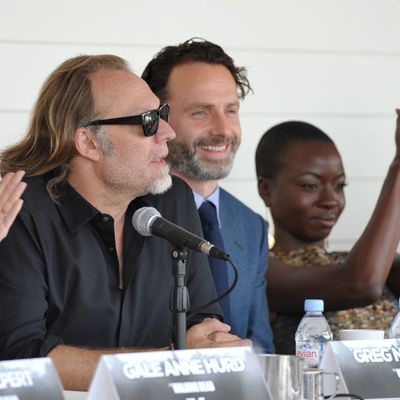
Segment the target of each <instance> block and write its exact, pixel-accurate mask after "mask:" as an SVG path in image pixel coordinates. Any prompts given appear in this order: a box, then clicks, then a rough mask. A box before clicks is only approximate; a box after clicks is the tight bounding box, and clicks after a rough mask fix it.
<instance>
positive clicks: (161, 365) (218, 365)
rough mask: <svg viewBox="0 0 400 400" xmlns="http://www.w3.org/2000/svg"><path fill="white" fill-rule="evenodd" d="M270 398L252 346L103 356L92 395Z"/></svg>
mask: <svg viewBox="0 0 400 400" xmlns="http://www.w3.org/2000/svg"><path fill="white" fill-rule="evenodd" d="M249 398H251V399H252V400H270V396H269V391H268V390H267V387H266V386H265V383H264V380H263V378H262V374H261V371H260V368H259V366H258V362H257V360H256V358H255V354H254V353H253V352H252V350H251V349H250V348H249V347H234V348H233V347H231V348H217V349H199V350H176V351H157V352H142V353H129V354H116V355H107V356H103V357H101V360H100V362H99V365H98V366H97V370H96V373H95V376H94V379H93V381H92V384H91V386H90V389H89V394H88V400H114V399H115V400H128V399H129V400H142V399H147V400H152V399H163V400H170V399H171V400H172V399H182V400H223V399H227V400H228V399H229V400H232V399H235V400H242V399H243V400H244V399H249Z"/></svg>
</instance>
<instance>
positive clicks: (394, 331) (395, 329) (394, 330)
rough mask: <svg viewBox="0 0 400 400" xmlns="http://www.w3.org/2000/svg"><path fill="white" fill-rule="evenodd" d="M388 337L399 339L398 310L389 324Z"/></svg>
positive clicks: (399, 322)
mask: <svg viewBox="0 0 400 400" xmlns="http://www.w3.org/2000/svg"><path fill="white" fill-rule="evenodd" d="M399 308H400V298H399ZM389 339H400V311H398V313H397V314H396V316H395V317H394V319H393V322H392V325H390V329H389Z"/></svg>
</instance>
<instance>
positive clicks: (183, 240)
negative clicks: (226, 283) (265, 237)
mask: <svg viewBox="0 0 400 400" xmlns="http://www.w3.org/2000/svg"><path fill="white" fill-rule="evenodd" d="M132 225H133V227H134V228H135V230H136V231H137V232H138V233H139V234H140V235H142V236H152V235H154V236H159V237H162V238H164V239H167V240H168V241H169V242H171V243H172V244H173V245H175V246H179V247H182V246H185V247H189V248H190V249H192V250H195V251H199V252H201V253H204V254H207V255H208V256H211V257H216V258H220V259H222V260H228V259H229V255H228V254H226V253H225V252H224V251H223V250H221V249H219V248H218V247H215V246H214V245H213V244H211V243H210V242H207V240H205V239H203V238H201V237H199V236H196V235H195V234H193V233H191V232H189V231H187V230H186V229H183V228H181V227H180V226H178V225H175V224H174V223H172V222H170V221H168V220H166V219H164V218H163V217H162V216H161V214H160V213H159V212H158V211H157V210H156V209H155V208H154V207H142V208H139V209H138V210H136V211H135V213H134V214H133V217H132Z"/></svg>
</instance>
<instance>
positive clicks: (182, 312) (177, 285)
mask: <svg viewBox="0 0 400 400" xmlns="http://www.w3.org/2000/svg"><path fill="white" fill-rule="evenodd" d="M186 256H187V252H186V250H185V249H183V248H174V249H173V250H172V252H171V258H172V275H173V276H174V285H173V287H172V289H171V295H170V299H169V309H170V310H171V312H172V313H173V338H172V340H173V343H174V349H175V350H182V349H185V348H186V312H187V311H188V310H189V307H190V304H189V292H188V290H187V287H186V286H185V275H186Z"/></svg>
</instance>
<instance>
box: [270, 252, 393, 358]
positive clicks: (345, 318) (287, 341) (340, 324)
mask: <svg viewBox="0 0 400 400" xmlns="http://www.w3.org/2000/svg"><path fill="white" fill-rule="evenodd" d="M269 254H270V257H274V258H276V259H278V260H280V261H283V262H284V263H286V264H288V265H292V266H294V267H298V268H306V267H309V266H311V265H321V267H322V268H323V266H324V265H327V264H340V263H343V262H344V261H345V258H346V256H347V254H348V253H347V252H332V253H328V252H327V251H326V250H325V249H322V248H320V247H318V246H307V247H304V248H301V249H297V250H294V251H291V252H288V253H286V252H274V251H270V253H269ZM397 311H398V310H397V300H396V298H395V297H394V296H393V294H392V293H391V292H390V290H389V289H388V288H387V287H385V288H384V290H383V294H382V297H381V298H380V299H379V300H377V301H376V302H375V303H373V304H370V305H369V306H366V307H358V308H351V309H347V310H341V311H332V312H325V313H324V314H325V317H326V319H327V320H328V322H329V325H330V327H331V330H332V333H333V339H334V340H337V339H338V332H339V330H340V329H384V330H385V331H386V332H387V331H388V330H389V328H390V324H391V322H392V320H393V318H394V316H395V315H396V313H397ZM302 317H303V314H301V315H293V314H291V315H285V314H279V313H278V314H277V316H276V318H275V319H274V320H273V321H271V327H272V331H273V334H274V343H275V348H276V353H277V354H295V341H294V335H295V332H296V329H297V326H298V325H299V322H300V320H301V318H302Z"/></svg>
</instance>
